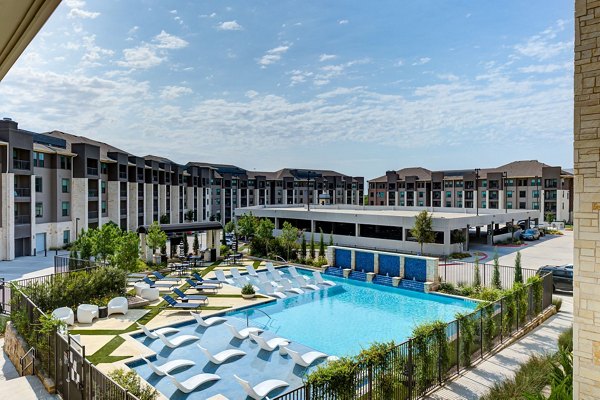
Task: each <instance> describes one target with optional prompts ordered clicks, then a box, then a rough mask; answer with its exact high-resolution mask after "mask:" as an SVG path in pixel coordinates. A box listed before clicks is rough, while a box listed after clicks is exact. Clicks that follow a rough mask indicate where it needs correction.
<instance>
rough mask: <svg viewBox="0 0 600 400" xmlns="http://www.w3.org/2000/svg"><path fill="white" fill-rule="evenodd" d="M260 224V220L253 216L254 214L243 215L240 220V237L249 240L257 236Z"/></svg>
mask: <svg viewBox="0 0 600 400" xmlns="http://www.w3.org/2000/svg"><path fill="white" fill-rule="evenodd" d="M258 223H259V221H258V218H256V217H255V216H254V215H252V213H248V214H244V215H242V216H241V217H240V218H239V219H238V228H239V231H240V235H241V236H243V237H244V239H246V240H248V238H251V237H252V236H254V235H255V234H256V230H257V228H258Z"/></svg>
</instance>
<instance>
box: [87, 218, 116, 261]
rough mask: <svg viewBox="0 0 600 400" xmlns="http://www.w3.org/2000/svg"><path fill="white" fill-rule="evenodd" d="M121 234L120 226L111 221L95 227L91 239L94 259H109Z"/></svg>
mask: <svg viewBox="0 0 600 400" xmlns="http://www.w3.org/2000/svg"><path fill="white" fill-rule="evenodd" d="M121 234H122V231H121V228H119V227H118V226H117V225H116V224H115V223H114V222H112V221H111V222H108V223H106V224H104V225H102V226H101V227H100V228H99V229H97V230H96V233H95V235H93V241H92V242H93V252H94V256H95V257H96V259H99V260H102V262H106V261H107V260H108V259H110V258H111V257H112V256H113V255H114V254H115V251H116V249H117V244H118V243H119V240H120V238H121Z"/></svg>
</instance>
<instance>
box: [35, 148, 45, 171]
mask: <svg viewBox="0 0 600 400" xmlns="http://www.w3.org/2000/svg"><path fill="white" fill-rule="evenodd" d="M33 166H34V167H40V168H44V153H38V152H36V151H34V152H33Z"/></svg>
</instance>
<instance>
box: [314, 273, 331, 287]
mask: <svg viewBox="0 0 600 400" xmlns="http://www.w3.org/2000/svg"><path fill="white" fill-rule="evenodd" d="M313 278H314V279H315V283H316V284H317V285H325V286H335V283H334V282H333V281H326V280H324V279H323V276H322V275H321V273H320V272H319V271H314V272H313Z"/></svg>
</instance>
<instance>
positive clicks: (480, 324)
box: [479, 308, 484, 360]
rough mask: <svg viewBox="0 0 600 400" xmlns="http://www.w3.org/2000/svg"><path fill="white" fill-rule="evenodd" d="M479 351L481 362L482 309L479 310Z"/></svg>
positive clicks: (482, 338)
mask: <svg viewBox="0 0 600 400" xmlns="http://www.w3.org/2000/svg"><path fill="white" fill-rule="evenodd" d="M479 334H480V336H479V349H480V353H481V359H482V360H483V340H484V337H483V308H480V309H479Z"/></svg>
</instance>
